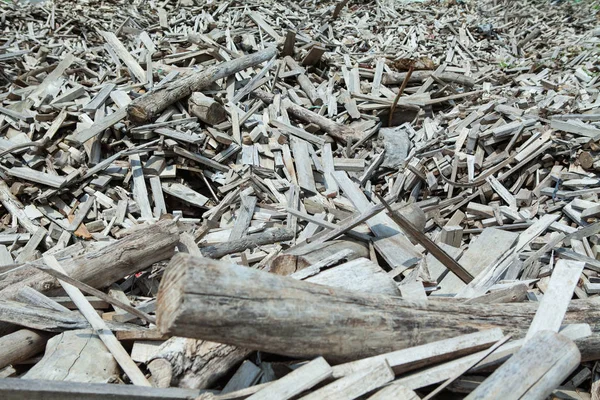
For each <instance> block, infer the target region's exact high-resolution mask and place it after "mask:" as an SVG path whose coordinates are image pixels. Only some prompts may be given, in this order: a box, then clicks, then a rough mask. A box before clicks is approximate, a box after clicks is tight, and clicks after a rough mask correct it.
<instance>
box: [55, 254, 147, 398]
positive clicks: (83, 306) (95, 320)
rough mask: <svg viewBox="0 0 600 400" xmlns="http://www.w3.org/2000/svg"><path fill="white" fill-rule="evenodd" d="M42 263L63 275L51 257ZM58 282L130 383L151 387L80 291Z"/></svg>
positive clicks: (60, 268) (61, 269)
mask: <svg viewBox="0 0 600 400" xmlns="http://www.w3.org/2000/svg"><path fill="white" fill-rule="evenodd" d="M44 262H45V263H46V265H48V266H49V267H50V268H53V269H55V270H57V271H58V272H61V273H63V274H64V273H65V270H64V269H63V268H62V266H61V265H60V264H59V262H58V261H56V258H54V257H53V256H44ZM59 282H60V284H61V286H62V287H63V289H65V291H66V292H67V294H68V295H69V297H71V299H72V300H73V302H74V303H75V304H76V305H77V308H78V309H79V311H81V313H82V314H83V315H84V317H85V318H86V319H87V320H88V322H89V323H90V325H91V326H92V329H93V330H94V331H95V333H96V334H97V335H98V336H99V337H100V339H101V340H102V342H103V343H104V344H105V345H106V347H107V348H108V350H109V351H110V352H111V354H112V355H113V357H114V358H115V360H117V362H118V363H119V366H120V367H121V368H122V369H123V371H125V373H126V374H127V376H128V377H129V379H131V381H132V383H133V384H134V385H138V386H151V385H150V382H148V380H147V379H146V377H145V376H144V374H143V373H142V371H140V369H139V368H138V366H137V365H136V364H135V363H134V362H133V360H132V359H131V357H130V356H129V354H128V353H127V351H125V349H124V348H123V346H122V345H121V342H119V341H118V340H117V338H116V337H115V336H114V334H113V333H112V332H111V331H110V330H109V329H108V327H107V326H106V323H105V322H104V320H103V319H102V318H101V317H100V316H99V315H98V313H97V312H96V310H94V308H93V307H92V305H91V304H90V303H89V302H88V301H87V299H86V298H85V296H84V295H83V293H81V291H80V290H79V289H77V288H76V287H75V286H71V285H70V284H68V283H65V282H62V281H59Z"/></svg>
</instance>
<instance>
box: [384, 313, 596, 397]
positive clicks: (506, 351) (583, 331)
mask: <svg viewBox="0 0 600 400" xmlns="http://www.w3.org/2000/svg"><path fill="white" fill-rule="evenodd" d="M561 334H562V335H564V336H566V337H568V338H569V339H571V340H576V339H581V338H585V337H587V336H589V335H590V334H591V331H590V328H589V325H587V324H576V325H569V326H566V327H565V328H563V330H562V331H561ZM524 344H525V339H518V340H513V341H510V342H508V343H506V344H505V345H503V346H502V347H500V348H499V349H497V350H496V351H494V352H493V353H492V354H491V355H490V356H488V357H487V358H486V359H485V360H483V361H482V362H481V363H479V364H478V365H477V366H476V367H475V368H473V370H472V371H471V372H473V373H477V372H478V371H485V370H487V369H489V368H491V367H494V366H497V365H498V364H500V363H502V362H504V361H505V360H506V359H507V358H508V357H510V356H511V355H513V354H514V353H516V352H517V351H518V350H519V349H520V348H521V346H523V345H524ZM486 353H487V351H486V350H483V351H480V352H478V353H474V354H471V355H468V356H465V357H462V358H459V359H456V360H453V361H449V362H446V363H443V364H439V365H436V366H433V367H430V368H426V369H424V370H422V371H418V372H414V373H412V374H408V375H406V376H403V377H401V378H399V379H397V380H396V381H395V383H397V384H399V385H404V386H406V387H407V388H409V389H412V390H416V389H420V388H423V387H426V386H430V385H433V384H436V383H440V382H443V381H445V380H446V379H448V378H450V377H452V376H454V374H455V373H456V371H457V370H461V369H464V368H465V367H467V366H469V365H471V364H472V363H473V362H474V361H476V360H479V359H481V357H482V356H483V355H485V354H486ZM504 383H505V384H506V381H504ZM507 386H510V385H507Z"/></svg>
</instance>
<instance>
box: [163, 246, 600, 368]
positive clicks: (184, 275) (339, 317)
mask: <svg viewBox="0 0 600 400" xmlns="http://www.w3.org/2000/svg"><path fill="white" fill-rule="evenodd" d="M157 301H158V306H157V311H156V314H157V325H158V327H159V329H161V331H163V332H168V333H170V334H173V335H182V336H188V337H194V338H198V339H204V340H219V341H221V342H223V343H227V344H231V345H236V346H240V347H244V348H252V349H257V350H262V351H267V352H271V353H276V354H283V355H289V356H293V357H312V356H314V355H323V356H325V357H327V358H328V359H330V360H332V361H352V360H356V359H359V358H364V357H368V356H373V355H377V354H381V353H387V352H390V351H395V350H400V349H404V348H407V347H412V346H417V345H421V344H425V343H428V342H433V341H436V340H442V339H447V338H451V337H455V336H459V335H462V334H466V333H470V332H473V331H474V330H483V329H489V328H492V327H498V328H501V329H502V330H503V331H504V332H505V333H507V334H511V335H515V336H517V337H522V336H524V335H525V333H526V330H527V328H528V327H529V324H530V322H531V320H532V319H533V316H534V314H535V309H536V304H528V303H523V304H514V303H506V304H492V305H465V304H460V303H457V302H452V303H450V302H434V301H428V302H427V303H425V304H423V303H421V302H419V303H414V302H410V301H406V300H403V299H401V298H399V297H392V296H383V295H375V294H372V295H367V294H363V293H358V292H351V291H347V290H344V289H341V288H333V287H327V286H322V285H316V284H313V283H310V282H304V281H298V280H295V279H293V278H290V277H285V276H278V275H275V274H272V273H267V272H264V271H258V270H253V269H250V268H247V267H241V266H237V265H231V264H228V263H225V262H219V261H215V260H211V259H208V258H194V257H191V256H189V255H186V254H177V255H176V256H175V257H173V259H172V260H171V263H170V264H169V266H168V268H167V272H166V273H165V275H164V276H163V279H162V281H161V285H160V288H159V292H158V298H157ZM596 314H600V311H597V310H596V307H595V305H594V302H593V301H591V300H587V301H580V302H577V303H575V302H573V303H572V304H571V308H570V311H569V312H568V313H567V317H566V318H565V323H574V322H581V321H591V320H593V318H595V315H596ZM344 321H352V323H345V322H344ZM341 323H343V324H344V329H343V330H340V329H339V326H340V324H341ZM413 324H418V326H419V327H420V330H421V332H422V334H420V335H410V334H408V333H409V332H412V326H414V325H413ZM233 327H236V328H235V329H234V328H233ZM596 329H598V327H597V326H596V325H594V330H596ZM425 332H427V333H426V334H425ZM340 343H343V344H344V345H343V346H340V345H339V344H340Z"/></svg>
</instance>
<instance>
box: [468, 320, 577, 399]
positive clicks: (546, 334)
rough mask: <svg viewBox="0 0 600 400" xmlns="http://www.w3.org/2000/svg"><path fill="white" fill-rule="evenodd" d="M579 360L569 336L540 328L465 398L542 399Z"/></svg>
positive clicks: (562, 379) (564, 377)
mask: <svg viewBox="0 0 600 400" xmlns="http://www.w3.org/2000/svg"><path fill="white" fill-rule="evenodd" d="M580 360H581V356H580V354H579V350H577V346H575V343H573V341H571V340H570V339H569V338H567V337H565V336H563V335H560V334H558V333H554V332H552V331H540V332H538V333H536V334H535V335H534V336H532V337H531V339H529V340H528V341H527V342H526V343H525V345H524V346H523V347H522V348H521V349H520V350H519V351H518V352H517V353H516V354H515V355H514V356H512V357H511V358H510V359H509V360H508V361H507V362H506V363H504V364H503V365H502V366H501V367H500V368H498V369H497V370H496V371H495V372H494V373H493V374H492V375H490V377H489V378H487V379H486V380H485V381H483V383H482V384H481V385H479V387H477V389H475V390H474V391H473V392H471V394H470V395H468V396H467V397H466V399H468V400H478V399H508V398H511V399H540V400H542V399H545V398H547V397H548V396H549V395H550V394H551V393H552V391H553V390H554V389H556V388H557V387H558V386H559V385H560V384H561V383H562V382H563V381H564V380H565V379H567V377H568V376H569V375H570V374H571V372H573V371H574V370H575V369H576V368H577V367H578V366H579V362H580ZM507 382H510V384H508V385H507Z"/></svg>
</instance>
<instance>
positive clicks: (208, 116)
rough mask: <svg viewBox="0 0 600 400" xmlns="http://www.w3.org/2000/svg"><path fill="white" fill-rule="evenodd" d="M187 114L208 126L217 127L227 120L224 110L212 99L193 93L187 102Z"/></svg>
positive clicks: (199, 93)
mask: <svg viewBox="0 0 600 400" xmlns="http://www.w3.org/2000/svg"><path fill="white" fill-rule="evenodd" d="M188 107H189V110H188V111H189V113H190V114H191V115H193V116H195V117H198V118H199V119H200V120H201V121H204V122H206V123H207V124H209V125H217V124H219V123H221V122H223V121H225V120H226V119H227V113H226V112H225V108H224V107H223V106H222V105H221V104H219V103H218V102H217V101H216V100H215V99H213V98H212V97H208V96H205V95H204V94H202V93H201V92H194V93H192V95H191V96H190V99H189V101H188Z"/></svg>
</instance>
